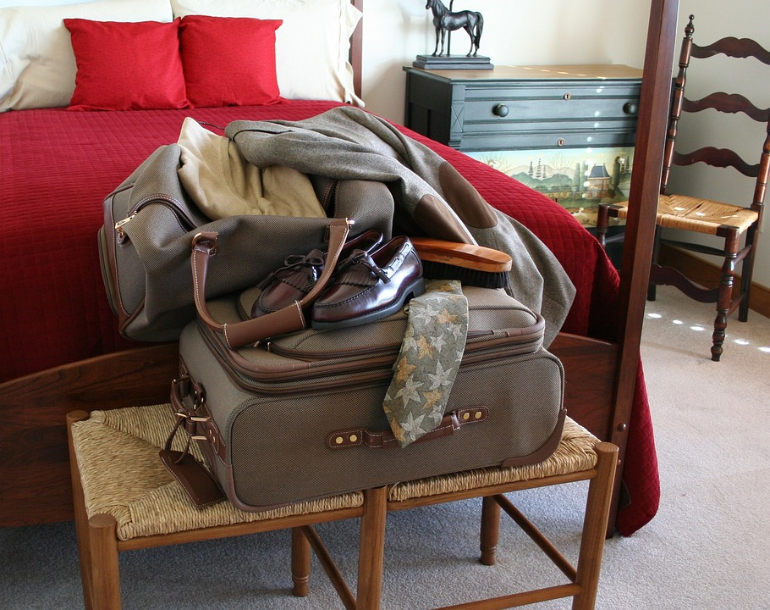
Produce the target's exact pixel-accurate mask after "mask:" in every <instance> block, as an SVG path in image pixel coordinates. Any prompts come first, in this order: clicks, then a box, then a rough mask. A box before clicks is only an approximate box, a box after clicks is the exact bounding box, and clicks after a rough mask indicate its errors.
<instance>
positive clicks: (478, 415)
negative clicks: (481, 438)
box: [473, 411, 481, 419]
mask: <svg viewBox="0 0 770 610" xmlns="http://www.w3.org/2000/svg"><path fill="white" fill-rule="evenodd" d="M473 417H475V418H476V419H481V411H476V414H475V415H474V416H473Z"/></svg>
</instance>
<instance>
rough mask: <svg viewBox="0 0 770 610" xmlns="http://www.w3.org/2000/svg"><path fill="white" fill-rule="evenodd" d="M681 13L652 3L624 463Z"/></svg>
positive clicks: (659, 0) (622, 431)
mask: <svg viewBox="0 0 770 610" xmlns="http://www.w3.org/2000/svg"><path fill="white" fill-rule="evenodd" d="M678 12H679V0H652V3H651V6H650V21H649V26H648V31H647V49H646V53H645V59H644V73H643V76H642V92H641V98H640V102H639V122H638V126H637V135H636V146H635V149H634V151H635V152H634V168H633V171H632V174H631V191H630V194H629V211H628V218H627V220H626V235H625V245H624V248H623V264H622V268H621V282H620V295H619V299H618V312H619V317H618V337H617V339H618V342H619V343H620V346H621V352H620V361H619V364H618V373H617V385H616V390H615V392H616V394H615V411H614V414H613V420H612V431H611V439H610V440H611V441H612V442H613V443H615V444H616V445H617V446H618V447H619V448H620V454H619V455H620V460H621V463H622V460H623V459H624V457H625V449H626V445H627V443H628V431H629V425H630V418H631V410H632V406H633V400H634V390H635V387H636V380H637V372H638V367H639V362H640V358H639V348H640V345H641V334H642V324H643V321H644V307H645V301H646V295H647V284H648V282H649V278H650V261H651V260H652V244H653V234H654V231H655V216H656V210H657V206H658V193H659V191H660V177H661V172H662V167H663V148H664V145H665V140H666V127H667V121H668V107H669V95H670V89H671V75H672V66H673V58H674V47H675V41H676V26H677V16H678ZM620 471H621V472H622V468H621V469H620ZM619 490H620V477H618V479H617V480H616V482H615V490H614V496H613V497H614V498H617V497H618V494H619ZM617 509H618V507H617V502H613V507H612V511H613V512H612V514H611V515H610V521H609V522H610V523H614V522H615V516H616V514H617Z"/></svg>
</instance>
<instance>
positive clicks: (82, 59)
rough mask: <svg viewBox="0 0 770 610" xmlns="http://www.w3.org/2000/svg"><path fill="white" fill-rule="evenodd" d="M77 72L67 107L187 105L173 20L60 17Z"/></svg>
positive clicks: (177, 38)
mask: <svg viewBox="0 0 770 610" xmlns="http://www.w3.org/2000/svg"><path fill="white" fill-rule="evenodd" d="M64 25H65V26H66V28H67V29H68V30H69V31H70V33H71V34H72V49H73V51H74V52H75V61H76V62H77V67H78V70H77V73H76V75H75V93H74V94H73V95H72V99H71V100H70V106H69V109H70V110H138V109H150V108H187V107H188V106H189V104H188V102H187V95H186V93H185V83H184V72H183V71H182V62H181V59H180V57H179V20H178V19H177V20H176V21H174V22H173V23H159V22H156V21H142V22H139V23H122V22H115V21H89V20H87V19H65V20H64Z"/></svg>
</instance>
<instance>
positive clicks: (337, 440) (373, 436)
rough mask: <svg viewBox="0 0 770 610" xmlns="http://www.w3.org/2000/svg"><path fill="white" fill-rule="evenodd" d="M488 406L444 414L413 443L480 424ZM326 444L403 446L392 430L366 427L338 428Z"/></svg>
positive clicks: (373, 447) (379, 447)
mask: <svg viewBox="0 0 770 610" xmlns="http://www.w3.org/2000/svg"><path fill="white" fill-rule="evenodd" d="M488 416H489V409H488V408H487V407H483V406H478V407H468V408H465V409H457V410H456V411H452V412H451V413H447V414H446V415H444V417H443V419H442V420H441V423H440V424H439V425H438V426H436V428H434V429H433V430H432V431H430V432H428V433H427V434H425V435H423V436H421V437H420V438H418V439H417V440H416V441H414V442H413V443H412V445H415V444H417V443H423V442H427V441H431V440H436V439H439V438H445V437H447V436H451V435H453V434H454V433H455V432H457V431H458V430H459V429H460V427H461V426H467V425H469V424H478V423H481V422H483V421H485V420H486V419H487V417H488ZM326 446H327V447H329V448H330V449H347V448H349V447H367V448H369V449H398V448H400V447H401V445H400V444H399V442H398V440H397V439H396V437H395V435H394V434H393V433H392V432H391V431H390V430H384V431H382V432H372V431H371V430H367V429H366V428H353V429H349V430H336V431H334V432H330V433H329V434H327V435H326Z"/></svg>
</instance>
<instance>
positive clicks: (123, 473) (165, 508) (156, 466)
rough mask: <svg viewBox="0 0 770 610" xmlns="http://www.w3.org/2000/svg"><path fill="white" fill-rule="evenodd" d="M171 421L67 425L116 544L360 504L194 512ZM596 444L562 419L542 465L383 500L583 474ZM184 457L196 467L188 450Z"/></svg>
mask: <svg viewBox="0 0 770 610" xmlns="http://www.w3.org/2000/svg"><path fill="white" fill-rule="evenodd" d="M174 423H175V416H174V413H173V410H172V408H171V405H169V404H162V405H153V406H146V407H128V408H124V409H111V410H106V411H93V412H92V413H91V415H90V417H89V418H88V419H86V420H83V421H80V422H75V423H74V424H73V426H72V440H73V446H74V450H75V455H76V456H77V461H78V467H79V470H80V478H81V481H82V486H83V493H84V496H85V504H86V511H87V513H88V516H89V518H90V517H92V516H93V515H96V514H102V513H104V514H110V515H112V516H113V517H115V520H116V521H117V534H118V538H119V539H120V540H130V539H132V538H135V537H139V536H153V535H159V534H171V533H176V532H183V531H189V530H193V529H201V528H206V527H215V526H221V525H234V524H239V523H250V522H255V521H262V520H268V519H276V518H280V517H287V516H292V515H307V514H315V513H319V512H325V511H331V510H339V509H344V508H358V507H360V506H362V505H363V493H362V492H351V493H345V494H341V495H337V496H332V497H328V498H321V499H316V500H308V501H304V502H297V503H294V504H290V505H287V506H284V507H280V508H276V509H272V510H268V511H263V512H244V511H241V510H239V509H237V508H235V507H234V506H233V505H232V504H231V503H230V502H226V501H224V502H219V503H217V504H214V505H211V506H207V507H205V508H200V509H199V508H197V507H195V506H194V505H193V504H192V503H191V502H190V501H189V500H188V498H187V495H186V494H185V492H184V490H183V489H182V486H181V485H180V484H179V482H178V481H177V480H176V479H175V478H174V477H173V476H172V475H171V474H170V473H169V472H168V471H167V470H166V468H165V467H164V466H163V464H162V463H161V461H160V458H159V457H158V451H159V450H160V449H161V448H163V447H164V446H165V443H166V438H167V436H168V433H169V431H170V430H171V429H172V427H173V426H174ZM181 436H183V435H177V438H175V439H174V447H173V448H174V449H177V450H182V449H183V442H184V441H183V439H182V438H180V437H181ZM597 443H599V439H597V438H596V437H594V436H593V435H591V434H590V433H589V432H588V431H587V430H585V429H584V428H583V427H582V426H580V425H578V424H577V423H575V422H574V421H572V420H571V419H570V418H566V420H565V423H564V431H563V433H562V439H561V442H560V443H559V446H558V448H557V449H556V451H555V453H554V454H553V455H551V456H550V457H549V458H548V459H547V460H545V461H543V462H541V463H538V464H532V465H529V466H518V467H511V468H503V467H489V468H480V469H475V470H469V471H465V472H459V473H453V474H448V475H441V476H436V477H428V478H425V479H420V480H416V481H408V482H401V483H396V484H394V485H391V486H390V487H389V489H388V499H389V500H390V501H403V500H407V499H411V498H420V497H425V496H432V495H438V494H443V493H450V492H455V491H464V490H471V489H476V488H480V487H486V486H490V485H499V484H504V483H512V482H517V481H526V480H533V479H540V478H544V477H548V476H555V475H566V474H572V473H576V472H582V471H586V470H590V469H592V468H593V467H594V466H595V465H596V453H595V451H594V446H595V445H596V444H597ZM191 452H192V454H193V456H194V457H195V458H196V459H198V460H201V461H203V456H202V454H201V453H200V450H199V448H198V447H196V446H195V445H194V444H193V446H192V447H191Z"/></svg>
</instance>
